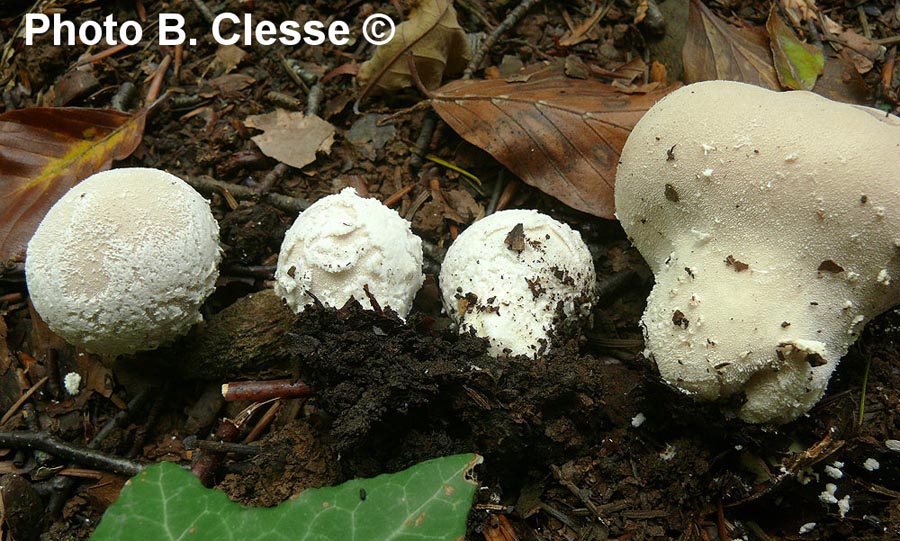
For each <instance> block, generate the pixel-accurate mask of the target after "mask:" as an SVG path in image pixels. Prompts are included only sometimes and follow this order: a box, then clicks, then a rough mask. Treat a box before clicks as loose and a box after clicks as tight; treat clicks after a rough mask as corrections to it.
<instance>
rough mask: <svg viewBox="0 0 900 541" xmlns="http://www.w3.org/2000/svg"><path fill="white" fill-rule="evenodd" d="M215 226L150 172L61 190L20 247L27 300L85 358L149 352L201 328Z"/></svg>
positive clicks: (211, 282) (186, 189) (189, 191)
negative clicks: (23, 248) (23, 247)
mask: <svg viewBox="0 0 900 541" xmlns="http://www.w3.org/2000/svg"><path fill="white" fill-rule="evenodd" d="M220 259H221V251H220V248H219V225H218V223H217V222H216V220H215V218H214V217H213V215H212V212H210V209H209V204H208V203H207V202H206V200H204V199H203V197H201V196H200V194H198V193H197V192H196V191H194V189H193V188H191V187H190V186H189V185H187V184H186V183H185V182H184V181H183V180H181V179H180V178H178V177H176V176H174V175H171V174H169V173H166V172H165V171H160V170H158V169H145V168H123V169H113V170H110V171H105V172H102V173H97V174H96V175H93V176H90V177H88V178H87V179H85V180H84V181H82V182H81V183H79V184H77V185H76V186H74V187H73V188H72V189H71V190H69V191H68V192H67V193H66V194H65V195H64V196H63V197H62V198H61V199H60V200H59V201H57V202H56V204H55V205H53V207H52V208H51V209H50V211H49V212H48V213H47V215H46V216H45V217H44V219H43V221H41V224H40V226H38V229H37V231H35V233H34V236H33V237H32V238H31V241H30V242H29V243H28V252H27V258H26V260H25V274H26V279H27V282H28V291H29V293H30V295H31V302H32V303H33V304H34V308H35V310H37V312H38V313H39V314H40V315H41V318H43V319H44V321H45V322H46V323H47V325H48V326H49V327H50V329H52V330H53V331H54V332H56V333H57V334H59V335H60V336H62V337H63V338H65V339H66V340H68V341H69V342H71V343H73V344H78V345H81V346H84V348H85V349H87V350H88V351H92V352H95V353H106V354H121V353H133V352H135V351H141V350H148V349H154V348H156V347H158V346H160V345H161V344H163V343H165V342H167V341H169V340H171V339H173V338H175V337H177V336H179V335H181V334H184V333H185V332H187V330H188V329H189V328H190V327H191V325H193V324H194V323H197V322H199V321H200V320H201V319H202V318H201V316H200V306H201V305H202V304H203V301H204V300H205V299H206V297H208V296H209V294H210V293H212V291H213V290H214V289H215V283H216V278H218V276H219V271H218V264H219V260H220Z"/></svg>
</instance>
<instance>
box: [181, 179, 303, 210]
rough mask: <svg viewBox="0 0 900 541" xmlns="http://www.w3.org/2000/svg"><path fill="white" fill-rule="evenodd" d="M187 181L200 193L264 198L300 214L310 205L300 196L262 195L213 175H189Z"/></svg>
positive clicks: (271, 203)
mask: <svg viewBox="0 0 900 541" xmlns="http://www.w3.org/2000/svg"><path fill="white" fill-rule="evenodd" d="M185 182H187V183H188V184H190V185H191V186H192V187H193V188H194V189H196V190H197V191H199V192H200V193H205V194H213V193H219V194H222V193H223V192H228V193H230V194H231V195H232V196H234V198H235V199H237V200H238V201H244V200H257V199H259V200H262V201H265V202H266V203H268V204H270V205H272V206H273V207H275V208H278V209H281V210H283V211H285V212H288V213H293V214H299V213H300V212H303V211H304V210H306V209H307V208H308V207H309V201H307V200H305V199H301V198H299V197H291V196H289V195H282V194H277V193H267V194H263V195H260V194H259V193H257V192H256V190H254V189H253V188H248V187H247V186H240V185H238V184H230V183H227V182H222V181H219V180H216V179H214V178H212V177H208V176H205V175H201V176H199V177H190V176H189V177H187V178H186V179H185Z"/></svg>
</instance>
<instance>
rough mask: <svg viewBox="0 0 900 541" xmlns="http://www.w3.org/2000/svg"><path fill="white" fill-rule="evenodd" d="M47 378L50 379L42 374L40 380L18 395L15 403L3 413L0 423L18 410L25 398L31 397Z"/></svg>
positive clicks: (7, 419)
mask: <svg viewBox="0 0 900 541" xmlns="http://www.w3.org/2000/svg"><path fill="white" fill-rule="evenodd" d="M49 379H50V378H49V377H47V376H44V377H42V378H41V379H40V380H38V382H37V383H35V384H34V385H32V386H31V388H30V389H28V390H27V391H25V393H24V394H23V395H22V396H20V397H19V399H18V400H16V402H15V404H13V405H12V406H10V407H9V409H8V410H7V411H6V413H4V414H3V417H2V418H0V425H4V424H6V421H9V419H10V417H12V416H13V415H15V414H16V412H17V411H19V408H20V407H22V404H24V403H25V401H26V400H28V399H29V398H31V395H33V394H34V393H36V392H37V390H38V389H40V388H41V385H43V384H45V383H47V380H49Z"/></svg>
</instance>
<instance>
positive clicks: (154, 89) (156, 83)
mask: <svg viewBox="0 0 900 541" xmlns="http://www.w3.org/2000/svg"><path fill="white" fill-rule="evenodd" d="M171 64H172V56H171V55H166V56H165V58H163V59H162V62H160V63H159V67H158V68H157V69H156V73H155V74H154V75H153V80H152V81H151V82H150V87H149V88H148V89H147V100H146V103H152V102H153V101H155V100H156V98H157V97H159V91H160V90H161V89H162V84H163V80H164V79H165V77H166V72H167V71H169V66H170V65H171Z"/></svg>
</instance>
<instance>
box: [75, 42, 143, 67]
mask: <svg viewBox="0 0 900 541" xmlns="http://www.w3.org/2000/svg"><path fill="white" fill-rule="evenodd" d="M128 47H130V45H128V44H126V43H120V44H118V45H113V46H112V47H110V48H108V49H104V50H102V51H100V52H99V53H97V54H94V55H91V56H89V57H87V58H84V59H82V60H79V61H78V62H76V63H75V65H76V66H84V65H86V64H93V63H95V62H99V61H101V60H103V59H104V58H109V57H110V56H112V55H114V54H117V53H120V52H122V51H124V50H125V49H127V48H128Z"/></svg>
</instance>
